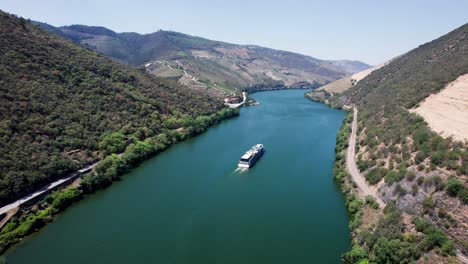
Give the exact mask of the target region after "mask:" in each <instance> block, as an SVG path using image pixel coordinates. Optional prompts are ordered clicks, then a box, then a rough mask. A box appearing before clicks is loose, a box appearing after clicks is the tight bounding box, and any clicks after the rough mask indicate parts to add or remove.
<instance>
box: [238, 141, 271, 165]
mask: <svg viewBox="0 0 468 264" xmlns="http://www.w3.org/2000/svg"><path fill="white" fill-rule="evenodd" d="M264 152H265V149H264V148H263V145H262V144H256V145H254V146H253V147H252V148H251V149H249V150H248V151H247V152H245V154H244V155H243V156H242V157H241V158H240V160H239V164H237V166H239V168H250V167H252V166H253V165H254V164H255V162H257V160H258V159H260V157H261V156H262V155H263V153H264Z"/></svg>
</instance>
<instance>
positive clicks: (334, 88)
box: [306, 62, 389, 101]
mask: <svg viewBox="0 0 468 264" xmlns="http://www.w3.org/2000/svg"><path fill="white" fill-rule="evenodd" d="M388 63H389V62H386V63H382V64H379V65H377V66H374V67H371V68H368V69H365V70H363V71H360V72H357V73H354V74H353V75H349V76H346V77H344V78H341V79H339V80H336V81H334V82H331V83H329V84H326V85H324V86H322V87H320V88H318V89H316V90H315V91H312V92H310V93H308V94H307V95H306V96H307V97H314V98H315V99H317V100H322V101H325V100H328V99H329V98H330V97H332V96H333V95H335V94H340V93H342V92H344V91H346V90H348V89H349V88H351V87H353V85H356V84H357V83H358V82H359V81H361V80H362V79H364V78H365V77H366V76H367V75H369V74H371V73H372V72H373V71H375V70H378V69H380V68H382V67H383V66H385V65H387V64H388Z"/></svg>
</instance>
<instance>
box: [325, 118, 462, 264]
mask: <svg viewBox="0 0 468 264" xmlns="http://www.w3.org/2000/svg"><path fill="white" fill-rule="evenodd" d="M347 112H348V113H347V115H346V117H345V119H344V120H343V124H342V126H341V128H340V130H339V132H338V134H337V140H336V148H335V155H336V156H335V162H334V166H333V178H334V180H335V181H336V183H337V184H338V186H339V187H340V190H341V192H342V193H343V195H344V198H345V206H346V209H347V211H348V214H349V217H350V223H349V229H350V231H351V234H352V239H351V246H352V248H351V250H350V251H348V252H345V253H344V254H343V255H342V261H343V262H344V263H350V264H351V263H360V264H364V263H412V262H415V261H417V260H418V259H419V258H420V257H421V256H422V255H423V253H425V252H429V251H430V250H432V249H434V248H438V252H439V254H441V255H442V256H454V255H455V244H454V242H453V241H452V240H450V239H449V238H448V237H447V235H446V234H445V233H444V232H443V231H442V230H441V229H439V228H437V226H435V225H434V224H433V223H432V222H431V221H430V220H429V219H426V218H422V217H413V218H412V220H411V221H412V223H413V224H414V225H415V227H416V231H417V233H412V232H408V230H405V226H404V223H403V217H402V214H403V212H402V211H401V210H400V209H399V208H398V207H397V206H396V205H395V204H394V203H389V204H388V205H387V206H386V207H385V208H379V204H378V203H377V201H376V199H375V198H374V197H372V196H370V195H369V196H366V197H359V194H358V191H357V189H356V188H357V185H356V184H355V183H354V182H353V180H352V178H351V175H350V174H349V173H348V172H347V169H346V150H347V148H348V139H349V137H350V135H351V122H352V111H347ZM364 218H366V219H364ZM369 218H371V219H369ZM364 221H366V222H364Z"/></svg>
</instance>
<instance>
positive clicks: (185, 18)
mask: <svg viewBox="0 0 468 264" xmlns="http://www.w3.org/2000/svg"><path fill="white" fill-rule="evenodd" d="M0 9H2V10H3V11H6V12H9V13H12V14H16V15H18V16H21V17H24V18H30V19H32V20H36V21H40V22H45V23H48V24H51V25H53V26H65V25H72V24H83V25H88V26H103V27H106V28H109V29H111V30H113V31H115V32H137V33H140V34H145V33H152V32H155V31H158V30H160V29H162V30H167V31H176V32H181V33H184V34H189V35H193V36H199V37H203V38H207V39H212V40H218V41H224V42H229V43H235V44H243V45H247V44H249V45H257V46H264V47H268V48H272V49H279V50H286V51H291V52H296V53H301V54H304V55H309V56H312V57H315V58H318V59H323V60H358V61H362V62H365V63H368V64H371V65H376V64H379V63H382V62H385V61H387V60H388V59H391V58H393V57H395V56H398V55H400V54H402V53H405V52H407V51H409V50H411V49H414V48H416V47H418V46H419V45H421V44H424V43H426V42H428V41H431V40H433V39H435V38H438V37H440V36H442V35H444V34H446V33H447V32H449V31H451V30H454V29H455V28H458V27H460V26H462V25H463V24H465V23H467V22H468V13H467V12H464V11H465V10H468V1H466V2H461V1H460V2H458V1H457V2H456V3H451V4H447V3H444V2H442V1H436V0H432V1H421V0H417V1H412V2H411V3H406V2H404V1H392V2H391V3H376V2H375V1H368V0H365V1H360V2H357V3H354V2H353V3H349V2H345V1H338V0H334V1H328V2H327V3H323V2H322V3H320V2H319V1H290V2H289V4H288V5H284V4H278V3H271V2H268V1H260V0H252V1H245V0H241V1H236V3H218V2H217V1H214V0H213V1H200V2H197V3H184V1H172V2H171V3H167V2H161V3H158V2H152V1H151V2H150V1H143V0H140V1H133V2H132V5H131V6H128V5H127V2H125V1H122V0H118V1H110V0H104V1H99V2H98V3H94V2H92V1H67V2H61V1H58V0H46V1H43V2H41V3H39V2H34V1H17V0H16V1H15V0H4V1H2V2H0ZM279 18H280V19H279Z"/></svg>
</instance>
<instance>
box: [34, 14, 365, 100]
mask: <svg viewBox="0 0 468 264" xmlns="http://www.w3.org/2000/svg"><path fill="white" fill-rule="evenodd" d="M38 24H39V25H41V26H42V27H44V28H46V29H48V30H51V31H53V32H55V33H57V34H59V35H62V36H65V37H67V38H69V39H71V40H73V41H75V42H77V43H80V44H83V45H85V46H87V47H89V48H91V49H95V50H96V51H98V52H100V53H102V54H105V55H106V56H109V57H111V58H114V59H116V60H118V61H121V62H125V63H127V64H130V65H135V66H141V65H144V66H145V67H146V69H147V70H148V71H149V72H151V73H153V74H155V75H157V76H161V77H169V78H173V79H176V80H178V82H179V83H182V84H185V85H188V86H190V87H193V88H205V89H206V88H213V89H215V90H217V91H225V92H226V91H227V92H229V91H232V90H233V89H237V90H261V89H271V88H284V87H286V88H287V87H317V86H320V85H323V84H326V83H329V82H331V81H334V80H337V79H339V78H341V77H343V76H346V75H349V74H353V73H355V72H358V71H361V70H364V69H367V68H368V67H369V65H367V64H365V63H362V62H358V61H348V60H343V61H324V60H319V59H316V58H313V57H310V56H304V55H300V54H297V53H292V52H286V51H281V50H273V49H268V48H263V47H258V46H253V45H235V44H229V43H224V42H220V41H213V40H208V39H204V38H200V37H195V36H190V35H186V34H182V33H178V32H172V31H162V30H160V31H158V32H154V33H151V34H144V35H142V34H138V33H116V32H114V31H111V30H109V29H106V28H104V27H91V26H83V25H72V26H63V27H53V26H50V25H47V24H43V23H38Z"/></svg>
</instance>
